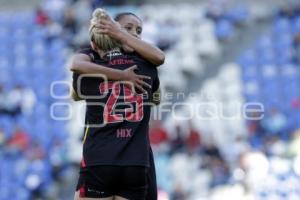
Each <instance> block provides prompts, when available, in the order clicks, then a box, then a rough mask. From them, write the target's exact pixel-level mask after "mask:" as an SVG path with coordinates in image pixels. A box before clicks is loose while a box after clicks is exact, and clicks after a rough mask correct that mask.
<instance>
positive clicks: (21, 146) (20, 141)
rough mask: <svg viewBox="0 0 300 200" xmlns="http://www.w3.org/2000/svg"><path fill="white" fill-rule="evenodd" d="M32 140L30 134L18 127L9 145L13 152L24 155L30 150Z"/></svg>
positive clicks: (8, 142)
mask: <svg viewBox="0 0 300 200" xmlns="http://www.w3.org/2000/svg"><path fill="white" fill-rule="evenodd" d="M29 142H30V138H29V135H28V133H26V132H25V131H24V130H22V129H21V128H20V127H17V128H16V130H15V132H14V134H13V135H12V137H11V138H10V139H9V140H8V141H7V145H8V147H9V148H11V149H12V150H16V151H17V152H20V153H24V152H26V151H27V150H28V148H29Z"/></svg>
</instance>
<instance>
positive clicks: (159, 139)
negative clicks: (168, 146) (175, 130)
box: [149, 120, 168, 146]
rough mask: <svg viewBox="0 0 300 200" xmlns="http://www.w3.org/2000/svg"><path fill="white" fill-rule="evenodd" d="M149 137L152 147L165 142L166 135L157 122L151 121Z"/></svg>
mask: <svg viewBox="0 0 300 200" xmlns="http://www.w3.org/2000/svg"><path fill="white" fill-rule="evenodd" d="M149 137H150V142H151V144H152V145H154V146H158V145H160V144H161V143H164V142H167V140H168V134H167V132H166V130H165V129H164V128H163V127H162V124H161V122H160V121H159V120H157V121H152V123H151V127H150V130H149Z"/></svg>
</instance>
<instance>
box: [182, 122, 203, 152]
mask: <svg viewBox="0 0 300 200" xmlns="http://www.w3.org/2000/svg"><path fill="white" fill-rule="evenodd" d="M188 132H189V133H188V136H187V138H186V140H185V144H186V146H187V148H188V150H189V151H191V152H197V151H199V150H200V147H201V146H200V145H201V135H200V133H199V132H198V131H197V130H196V129H195V128H193V126H192V124H191V123H190V124H189V130H188Z"/></svg>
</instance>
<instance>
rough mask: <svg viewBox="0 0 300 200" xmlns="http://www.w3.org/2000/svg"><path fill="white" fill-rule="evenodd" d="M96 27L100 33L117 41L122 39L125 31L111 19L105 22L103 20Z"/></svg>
mask: <svg viewBox="0 0 300 200" xmlns="http://www.w3.org/2000/svg"><path fill="white" fill-rule="evenodd" d="M95 27H96V28H97V29H98V32H99V33H102V34H107V35H108V36H110V37H112V38H114V39H116V40H121V39H122V33H123V30H122V28H121V25H120V24H119V23H118V22H116V21H114V20H113V19H111V18H110V17H108V18H107V19H103V20H102V19H101V20H100V21H98V23H97V24H95Z"/></svg>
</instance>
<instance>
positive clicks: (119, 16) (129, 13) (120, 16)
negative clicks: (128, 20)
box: [114, 12, 142, 21]
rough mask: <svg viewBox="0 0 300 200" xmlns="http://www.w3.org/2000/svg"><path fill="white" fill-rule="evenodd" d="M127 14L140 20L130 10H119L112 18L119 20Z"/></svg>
mask: <svg viewBox="0 0 300 200" xmlns="http://www.w3.org/2000/svg"><path fill="white" fill-rule="evenodd" d="M127 15H132V16H134V17H136V18H137V19H139V20H140V21H142V20H141V19H140V18H139V17H138V16H137V15H136V14H134V13H132V12H121V13H118V14H117V15H116V16H115V18H114V20H115V21H120V20H121V19H122V17H124V16H127Z"/></svg>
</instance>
